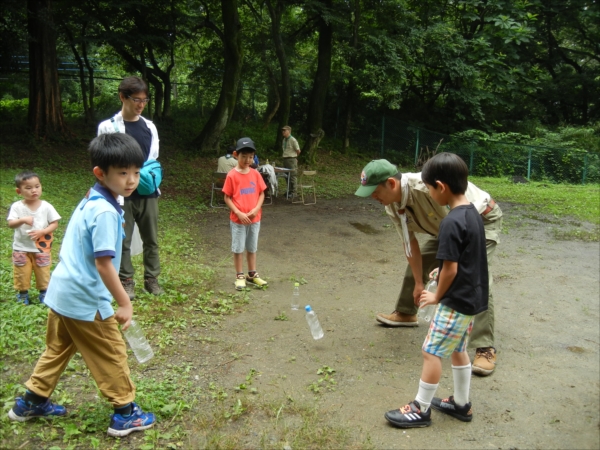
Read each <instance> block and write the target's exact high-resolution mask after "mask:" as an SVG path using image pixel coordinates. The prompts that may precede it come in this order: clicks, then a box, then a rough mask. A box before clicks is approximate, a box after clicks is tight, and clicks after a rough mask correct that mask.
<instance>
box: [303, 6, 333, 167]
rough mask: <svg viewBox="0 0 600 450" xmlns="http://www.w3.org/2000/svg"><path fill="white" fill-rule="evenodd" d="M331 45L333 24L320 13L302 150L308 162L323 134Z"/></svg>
mask: <svg viewBox="0 0 600 450" xmlns="http://www.w3.org/2000/svg"><path fill="white" fill-rule="evenodd" d="M324 5H325V7H326V8H331V6H332V0H326V1H325V2H324ZM332 47H333V25H332V24H331V23H327V22H326V21H325V20H324V19H323V15H322V14H321V15H320V17H319V55H318V62H317V72H316V74H315V81H314V83H313V89H312V92H311V95H310V103H309V106H308V116H307V124H308V136H307V139H306V142H305V144H304V148H303V149H302V151H303V152H304V154H305V155H306V159H307V161H308V162H309V163H311V164H312V163H315V162H316V160H317V148H318V146H319V142H320V141H321V139H322V138H323V137H324V136H325V132H324V131H323V129H322V126H323V113H324V110H325V101H326V99H327V88H328V87H329V78H330V75H331V53H332Z"/></svg>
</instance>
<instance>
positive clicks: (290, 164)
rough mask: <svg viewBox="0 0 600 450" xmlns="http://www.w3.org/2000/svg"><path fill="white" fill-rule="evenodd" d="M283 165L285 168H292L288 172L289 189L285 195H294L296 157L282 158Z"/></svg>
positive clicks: (296, 167)
mask: <svg viewBox="0 0 600 450" xmlns="http://www.w3.org/2000/svg"><path fill="white" fill-rule="evenodd" d="M283 167H284V168H286V169H292V171H291V172H289V173H288V177H290V191H289V192H288V193H287V195H288V196H290V195H296V184H297V178H298V158H283Z"/></svg>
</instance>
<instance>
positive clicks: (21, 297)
mask: <svg viewBox="0 0 600 450" xmlns="http://www.w3.org/2000/svg"><path fill="white" fill-rule="evenodd" d="M17 303H23V304H24V305H29V292H23V293H21V292H17Z"/></svg>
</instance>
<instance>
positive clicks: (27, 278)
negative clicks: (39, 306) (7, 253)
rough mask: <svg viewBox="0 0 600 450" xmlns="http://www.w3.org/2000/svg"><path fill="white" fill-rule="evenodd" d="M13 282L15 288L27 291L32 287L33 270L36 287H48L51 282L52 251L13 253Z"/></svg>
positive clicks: (42, 289) (43, 288)
mask: <svg viewBox="0 0 600 450" xmlns="http://www.w3.org/2000/svg"><path fill="white" fill-rule="evenodd" d="M12 259H13V282H14V287H15V290H17V291H27V290H29V288H30V287H31V272H33V273H35V287H36V289H37V290H38V291H45V290H46V289H48V283H49V282H50V266H51V264H52V257H51V255H50V253H31V252H17V251H14V252H13V254H12Z"/></svg>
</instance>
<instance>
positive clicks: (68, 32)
mask: <svg viewBox="0 0 600 450" xmlns="http://www.w3.org/2000/svg"><path fill="white" fill-rule="evenodd" d="M85 27H86V24H85V23H84V24H83V25H82V27H81V46H82V47H85V45H86V44H85V41H84V39H85ZM62 28H63V30H64V31H65V35H66V36H67V40H68V42H69V46H70V47H71V51H72V52H73V56H74V57H75V61H77V67H78V68H79V85H80V86H81V97H82V99H83V113H84V117H85V123H91V122H92V121H93V117H92V116H91V111H90V106H89V103H88V89H87V80H86V77H85V65H84V62H83V59H82V58H81V55H80V54H79V51H78V50H77V42H75V37H74V36H73V32H72V31H71V29H70V28H69V27H68V25H67V24H66V23H62Z"/></svg>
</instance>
